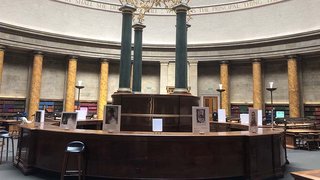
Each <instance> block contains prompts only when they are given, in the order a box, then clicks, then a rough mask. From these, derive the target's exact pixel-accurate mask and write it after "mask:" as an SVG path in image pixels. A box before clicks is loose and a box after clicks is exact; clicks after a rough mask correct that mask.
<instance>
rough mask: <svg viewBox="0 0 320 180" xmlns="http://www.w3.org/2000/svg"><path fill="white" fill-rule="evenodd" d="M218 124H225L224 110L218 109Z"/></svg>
mask: <svg viewBox="0 0 320 180" xmlns="http://www.w3.org/2000/svg"><path fill="white" fill-rule="evenodd" d="M218 122H221V123H225V122H226V110H225V109H218Z"/></svg>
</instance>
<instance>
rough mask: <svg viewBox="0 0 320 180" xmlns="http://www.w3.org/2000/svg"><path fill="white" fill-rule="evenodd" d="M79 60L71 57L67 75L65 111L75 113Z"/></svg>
mask: <svg viewBox="0 0 320 180" xmlns="http://www.w3.org/2000/svg"><path fill="white" fill-rule="evenodd" d="M77 60H78V58H77V57H76V56H70V58H69V64H68V75H67V93H66V101H65V111H66V112H74V104H75V87H76V78H77Z"/></svg>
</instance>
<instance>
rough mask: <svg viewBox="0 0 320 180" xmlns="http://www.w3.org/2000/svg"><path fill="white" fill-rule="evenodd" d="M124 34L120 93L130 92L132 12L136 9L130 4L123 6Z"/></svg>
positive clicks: (122, 36) (122, 39) (121, 9)
mask: <svg viewBox="0 0 320 180" xmlns="http://www.w3.org/2000/svg"><path fill="white" fill-rule="evenodd" d="M119 10H120V11H122V35H121V54H120V77H119V89H118V92H119V93H130V92H131V89H130V72H131V71H130V69H131V68H130V63H131V36H132V35H131V34H132V29H131V28H132V27H131V26H132V13H133V12H134V11H135V10H136V9H135V8H134V7H133V6H130V5H128V4H126V5H124V6H122V7H121V8H120V9H119Z"/></svg>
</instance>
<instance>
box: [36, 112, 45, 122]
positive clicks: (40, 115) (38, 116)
mask: <svg viewBox="0 0 320 180" xmlns="http://www.w3.org/2000/svg"><path fill="white" fill-rule="evenodd" d="M44 113H45V112H44V110H38V111H36V113H35V115H34V122H35V123H43V122H44Z"/></svg>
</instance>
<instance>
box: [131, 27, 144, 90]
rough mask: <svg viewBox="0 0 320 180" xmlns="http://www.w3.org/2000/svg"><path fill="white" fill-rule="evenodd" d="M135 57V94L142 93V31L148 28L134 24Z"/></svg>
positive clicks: (133, 88) (133, 87)
mask: <svg viewBox="0 0 320 180" xmlns="http://www.w3.org/2000/svg"><path fill="white" fill-rule="evenodd" d="M132 27H133V28H134V56H133V85H132V91H133V92H141V78H142V31H143V28H145V27H146V26H145V25H143V24H139V23H138V24H134V25H133V26H132Z"/></svg>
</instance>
